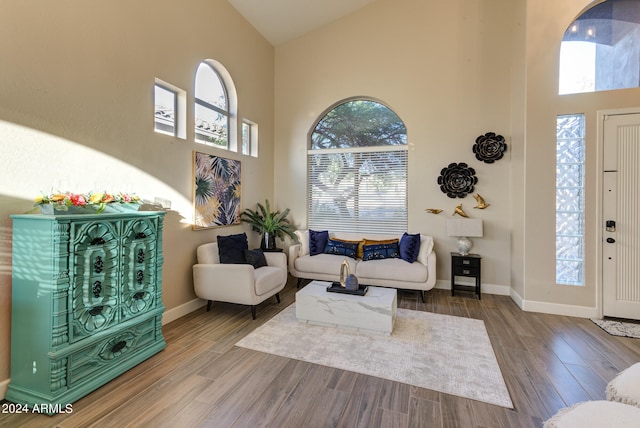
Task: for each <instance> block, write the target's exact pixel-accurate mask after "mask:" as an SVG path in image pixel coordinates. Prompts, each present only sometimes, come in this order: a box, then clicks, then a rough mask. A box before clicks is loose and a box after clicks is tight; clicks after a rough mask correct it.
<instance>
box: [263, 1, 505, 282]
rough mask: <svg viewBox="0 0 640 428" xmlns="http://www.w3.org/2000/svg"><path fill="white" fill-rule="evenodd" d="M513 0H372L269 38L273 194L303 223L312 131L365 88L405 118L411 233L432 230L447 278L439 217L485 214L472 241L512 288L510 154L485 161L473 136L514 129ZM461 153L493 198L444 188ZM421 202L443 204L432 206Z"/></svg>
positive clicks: (495, 278) (487, 275) (447, 242)
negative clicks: (483, 205)
mask: <svg viewBox="0 0 640 428" xmlns="http://www.w3.org/2000/svg"><path fill="white" fill-rule="evenodd" d="M512 3H513V2H512V1H511V0H491V1H482V2H478V1H470V0H453V1H447V2H432V1H429V2H425V1H423V0H379V1H377V2H376V3H374V4H372V5H370V6H367V7H366V8H365V9H363V10H361V11H359V12H358V13H356V14H354V15H351V16H348V17H346V18H344V19H342V20H340V21H338V22H336V23H334V24H331V25H329V26H327V27H324V28H322V29H320V30H318V31H315V32H313V33H311V34H309V35H306V36H304V37H301V38H299V39H297V40H294V41H292V42H289V43H287V44H284V45H281V46H278V47H276V134H275V141H276V153H277V157H276V162H275V183H276V188H275V192H276V200H277V201H278V203H279V204H280V205H282V206H288V207H290V208H291V210H292V216H293V219H294V220H295V222H296V223H297V224H298V225H299V226H300V227H305V226H306V205H305V202H306V150H307V134H308V132H309V130H310V128H311V126H313V123H314V121H315V120H316V119H317V118H318V116H319V115H320V114H321V113H322V112H323V111H324V110H325V109H326V108H328V107H329V106H331V105H332V104H334V103H336V102H337V101H340V100H343V99H345V98H348V97H352V96H358V95H361V96H369V97H374V98H376V99H379V100H382V101H383V102H385V103H386V104H387V105H388V106H390V107H391V108H392V109H393V110H394V111H395V112H396V113H397V114H398V115H399V116H400V118H402V120H403V121H404V122H405V124H406V125H407V133H408V141H409V231H410V232H413V233H415V232H422V233H426V234H430V235H433V236H434V238H435V242H436V251H437V254H438V257H439V258H438V266H437V269H438V274H437V277H438V279H440V280H447V279H448V278H449V273H448V270H449V266H450V264H449V263H450V258H449V252H450V251H453V250H455V243H454V240H453V239H452V238H448V237H447V236H446V231H445V222H446V220H447V219H448V218H451V214H452V213H453V210H454V208H455V207H456V205H457V204H459V203H462V204H463V208H464V209H465V211H466V212H467V213H468V214H469V216H470V217H474V218H481V219H483V220H484V226H485V236H484V237H483V238H478V239H474V243H475V245H474V251H477V252H479V253H481V254H482V255H483V282H484V283H485V284H486V285H487V287H489V286H490V285H497V286H503V288H505V289H506V290H507V292H508V287H509V285H510V282H511V279H510V257H511V256H510V253H511V252H510V234H511V230H510V210H511V206H510V199H509V194H510V184H509V175H510V167H511V163H510V158H511V156H512V155H511V148H509V150H508V151H507V153H506V156H505V157H504V158H503V159H502V160H500V161H498V162H496V163H494V164H491V165H490V164H486V163H483V162H480V161H478V160H476V159H475V156H474V154H473V153H472V147H473V143H474V141H475V139H476V137H478V136H479V135H482V134H484V133H486V132H489V131H493V132H497V133H500V134H503V135H504V136H505V137H506V138H507V140H508V141H509V140H510V139H511V136H510V120H511V119H510V112H511V108H510V103H511V86H510V81H511V63H512V55H511V52H512V50H513V49H512V42H511V38H510V37H505V35H508V34H510V33H511V32H512V31H514V23H513V18H512V16H513V14H514V6H513V4H512ZM452 162H466V163H468V164H469V165H470V166H472V167H473V168H475V170H476V175H477V177H478V179H479V183H478V185H477V186H476V191H477V192H478V193H480V194H481V195H482V196H483V197H484V198H485V199H486V200H487V202H488V203H490V204H491V206H490V207H489V208H488V209H486V210H478V209H474V208H473V207H474V206H475V205H476V201H475V200H474V199H473V198H472V197H471V196H467V197H466V198H464V199H450V198H448V197H447V196H446V195H445V194H444V193H442V192H441V191H440V188H439V186H438V184H437V178H438V176H439V175H440V170H441V169H442V168H443V167H446V166H447V165H448V164H449V163H452ZM425 208H440V209H443V210H444V211H443V212H442V213H441V214H439V215H433V214H427V213H426V212H425Z"/></svg>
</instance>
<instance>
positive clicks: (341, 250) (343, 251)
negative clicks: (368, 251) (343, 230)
mask: <svg viewBox="0 0 640 428" xmlns="http://www.w3.org/2000/svg"><path fill="white" fill-rule="evenodd" d="M358 244H359V243H358V242H344V241H337V240H333V239H329V240H328V241H327V245H326V246H325V247H324V253H325V254H336V255H339V256H347V257H351V258H353V259H355V258H356V253H357V252H358Z"/></svg>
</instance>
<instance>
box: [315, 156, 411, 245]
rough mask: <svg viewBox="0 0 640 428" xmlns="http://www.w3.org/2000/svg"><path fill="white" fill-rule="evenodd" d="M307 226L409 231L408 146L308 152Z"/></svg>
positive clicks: (333, 228)
mask: <svg viewBox="0 0 640 428" xmlns="http://www.w3.org/2000/svg"><path fill="white" fill-rule="evenodd" d="M307 168H308V171H307V173H308V198H307V201H308V207H307V214H308V217H307V218H308V221H309V228H310V229H314V230H330V231H343V232H363V233H367V232H368V233H387V234H395V233H397V234H402V233H403V232H405V231H406V230H407V150H406V146H403V147H400V148H398V147H375V148H373V149H365V148H358V149H333V150H310V151H309V152H308V162H307Z"/></svg>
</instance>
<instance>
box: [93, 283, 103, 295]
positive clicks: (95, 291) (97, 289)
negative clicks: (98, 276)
mask: <svg viewBox="0 0 640 428" xmlns="http://www.w3.org/2000/svg"><path fill="white" fill-rule="evenodd" d="M92 291H93V297H96V298H98V297H100V293H102V282H100V281H96V282H94V283H93V289H92Z"/></svg>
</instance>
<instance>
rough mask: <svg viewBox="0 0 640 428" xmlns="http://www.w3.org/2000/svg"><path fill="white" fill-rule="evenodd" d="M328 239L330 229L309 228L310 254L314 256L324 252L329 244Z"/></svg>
mask: <svg viewBox="0 0 640 428" xmlns="http://www.w3.org/2000/svg"><path fill="white" fill-rule="evenodd" d="M328 240H329V231H328V230H322V231H316V230H311V229H309V254H310V255H312V256H315V255H316V254H322V253H323V252H324V247H326V246H327V241H328Z"/></svg>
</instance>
